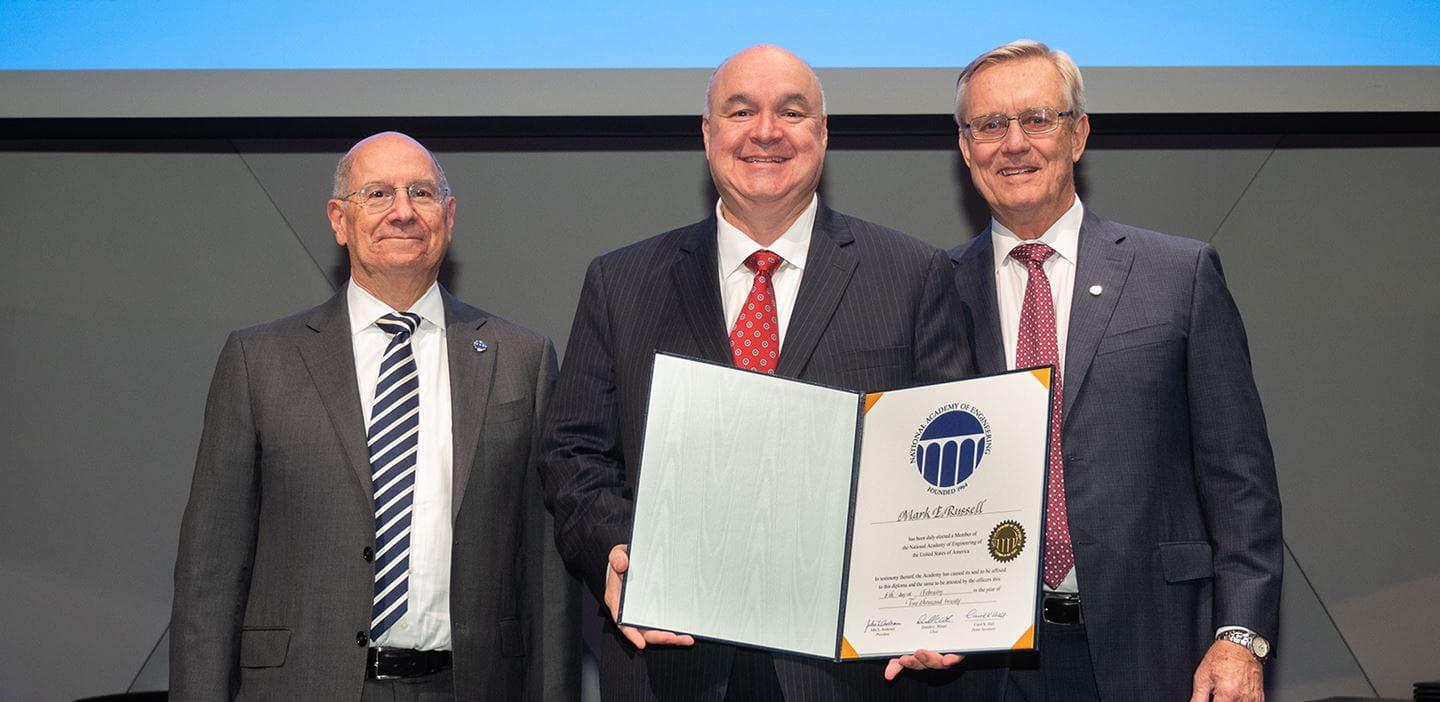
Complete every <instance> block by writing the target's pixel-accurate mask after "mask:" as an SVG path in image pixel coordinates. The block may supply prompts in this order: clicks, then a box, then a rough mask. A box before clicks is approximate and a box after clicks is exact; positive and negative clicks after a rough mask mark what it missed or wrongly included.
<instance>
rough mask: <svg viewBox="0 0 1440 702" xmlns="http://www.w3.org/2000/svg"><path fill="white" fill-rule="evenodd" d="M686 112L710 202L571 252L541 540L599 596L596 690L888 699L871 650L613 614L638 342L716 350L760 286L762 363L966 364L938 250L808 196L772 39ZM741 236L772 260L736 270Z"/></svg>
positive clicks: (626, 694) (622, 561)
mask: <svg viewBox="0 0 1440 702" xmlns="http://www.w3.org/2000/svg"><path fill="white" fill-rule="evenodd" d="M701 124H702V130H703V134H704V137H705V154H706V158H707V159H708V160H709V164H710V171H711V176H712V178H713V179H714V182H715V187H716V189H717V191H718V192H719V194H720V201H719V203H718V204H717V206H716V210H715V213H714V214H713V215H712V216H710V217H708V218H706V219H705V220H703V221H701V222H698V223H696V224H692V225H690V226H687V227H682V228H680V229H675V230H673V231H669V232H666V233H664V234H661V235H659V236H656V237H653V238H650V239H646V240H644V241H641V242H639V243H636V244H633V245H631V246H627V247H625V248H622V249H620V250H618V251H614V252H611V253H609V254H606V255H604V256H601V257H599V258H597V259H595V261H594V262H593V263H592V264H591V265H590V269H589V271H588V272H587V274H586V278H585V285H584V288H583V290H582V292H581V297H580V303H579V308H578V310H577V311H576V314H575V324H574V328H573V330H572V331H571V334H570V345H569V348H568V350H567V353H566V355H565V364H564V367H563V369H562V370H561V374H560V379H559V384H558V386H557V393H556V396H555V400H554V402H553V404H552V408H551V411H550V415H549V418H548V421H547V430H546V447H545V452H546V455H545V462H544V466H543V469H542V472H543V477H544V479H545V487H546V492H547V499H548V501H549V504H550V507H551V509H552V510H553V511H554V513H555V517H556V540H557V542H558V544H559V547H560V550H561V553H562V554H563V556H564V558H565V560H566V562H567V563H568V565H569V567H570V568H571V569H572V570H574V571H576V572H577V573H578V574H579V575H580V576H581V578H582V579H583V581H584V582H585V583H586V585H587V586H588V587H589V588H590V589H591V591H592V592H593V593H594V594H595V595H596V597H597V598H601V599H602V601H603V602H604V603H605V604H606V605H607V607H608V608H609V620H608V621H607V623H606V630H605V635H604V636H602V637H601V638H602V642H601V644H600V649H601V650H600V651H599V658H600V678H601V680H600V682H601V688H602V691H603V693H604V695H605V698H606V699H607V700H641V699H658V700H713V701H714V702H720V701H721V700H726V699H730V700H764V699H777V700H778V699H784V700H825V701H827V702H828V701H830V700H867V701H868V700H886V699H907V698H909V697H911V696H913V695H914V694H916V693H918V692H920V690H919V689H918V688H919V685H918V683H916V681H915V680H913V679H907V678H904V677H902V678H901V679H900V680H899V681H898V682H886V681H885V680H884V678H883V674H882V673H883V669H882V668H881V667H880V666H879V665H877V664H871V663H846V664H843V665H842V664H835V663H831V662H828V661H824V660H815V659H809V658H802V657H797V656H791V655H786V654H782V653H770V652H765V651H758V650H753V649H747V648H742V647H735V646H729V645H724V644H719V643H713V642H706V641H701V642H696V641H694V640H693V639H692V638H691V637H689V636H684V635H676V634H672V633H669V632H661V631H642V630H637V629H633V628H630V627H623V628H622V627H617V626H616V625H615V624H614V615H615V611H616V608H617V605H618V600H619V582H620V576H619V574H621V573H623V572H624V571H625V570H626V568H627V566H628V559H627V558H626V554H625V546H624V542H625V541H626V540H627V538H628V536H627V535H628V533H629V524H630V520H631V513H632V508H633V494H634V493H633V486H634V484H635V482H634V481H635V474H636V470H637V468H638V466H639V458H640V456H639V451H640V446H641V439H642V436H641V435H642V433H643V429H644V417H645V410H646V404H647V400H648V393H649V387H650V371H651V365H652V362H653V358H654V355H655V352H657V351H670V352H675V353H680V354H685V355H689V356H694V357H699V358H704V359H709V360H713V361H716V362H721V363H727V362H730V361H731V359H732V353H733V351H732V348H731V345H730V343H731V342H730V340H729V338H728V337H729V331H730V329H731V327H732V324H733V323H734V321H735V319H736V317H737V315H738V313H739V311H740V309H741V308H742V306H745V305H747V304H749V303H750V302H753V301H755V298H754V297H747V293H748V295H754V294H755V289H759V288H758V286H760V285H761V284H764V285H766V286H768V287H766V288H765V290H766V292H768V293H772V294H771V295H770V301H772V302H773V303H774V306H775V307H776V308H777V310H776V312H777V315H776V320H775V321H776V323H777V324H778V330H779V335H778V339H779V347H780V348H779V357H778V361H777V365H776V366H775V367H774V368H773V371H772V372H776V373H778V374H780V375H785V376H791V377H797V378H802V379H805V380H809V381H814V382H817V383H824V384H827V385H832V386H838V387H843V388H848V389H851V390H877V389H891V388H897V387H904V386H909V385H916V384H920V383H925V382H932V381H940V380H948V379H953V378H957V377H960V376H963V375H967V374H970V373H971V372H972V362H971V357H970V351H969V348H970V347H969V344H968V343H967V342H966V341H965V339H963V338H962V336H961V332H960V331H959V329H960V328H961V326H960V325H959V324H958V320H959V318H960V316H959V314H958V313H957V311H956V309H957V308H956V305H955V301H954V287H953V283H952V274H951V264H950V262H949V261H948V259H947V257H946V256H945V254H944V253H943V252H941V251H938V250H936V249H934V248H932V247H930V246H929V245H927V244H924V243H922V242H919V241H917V240H915V239H911V238H910V237H907V236H905V235H903V234H900V233H899V232H896V231H893V230H890V229H886V228H884V227H880V226H877V225H874V224H871V223H869V222H864V221H861V220H858V219H855V218H852V217H848V216H846V215H843V214H840V213H838V212H835V211H833V210H831V209H830V208H828V207H826V206H825V205H824V204H822V203H820V202H819V199H818V197H817V196H816V188H817V186H818V185H819V181H820V171H821V167H822V165H823V163H824V158H825V147H826V142H827V139H828V132H827V130H826V115H825V104H824V95H823V93H822V91H821V87H820V82H819V79H818V78H817V77H816V76H815V74H814V72H813V71H811V70H810V68H809V66H807V65H806V64H805V63H804V62H803V61H801V60H800V59H799V58H797V57H796V56H795V55H793V54H791V53H790V52H788V51H785V50H784V49H780V48H778V47H773V46H757V47H752V48H749V49H746V50H745V51H742V52H740V53H739V54H736V55H735V56H733V57H731V58H730V59H729V60H727V61H726V62H725V63H724V64H722V65H721V66H720V68H719V69H718V70H716V72H715V74H714V75H713V76H712V77H711V80H710V85H709V88H708V91H707V97H706V112H705V115H704V117H703V119H702V122H701ZM759 251H764V252H768V253H767V254H766V255H767V256H768V255H769V254H774V255H776V256H778V257H779V258H780V259H781V263H780V264H779V267H778V268H775V269H774V270H773V271H768V272H767V271H765V270H763V269H756V268H753V267H751V266H752V264H754V259H753V258H752V256H753V255H754V254H756V253H757V252H759ZM767 275H768V278H769V280H768V281H766V280H765V278H766V277H767ZM752 285H753V286H756V288H755V289H752ZM762 306H763V305H762Z"/></svg>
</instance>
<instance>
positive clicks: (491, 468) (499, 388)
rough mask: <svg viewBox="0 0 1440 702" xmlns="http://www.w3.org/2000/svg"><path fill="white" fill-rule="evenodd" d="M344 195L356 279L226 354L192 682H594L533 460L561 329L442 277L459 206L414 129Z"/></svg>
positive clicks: (492, 689) (192, 594)
mask: <svg viewBox="0 0 1440 702" xmlns="http://www.w3.org/2000/svg"><path fill="white" fill-rule="evenodd" d="M327 207H328V214H329V218H330V223H331V226H332V228H333V229H334V230H335V240H336V241H337V242H338V243H339V244H340V245H341V246H344V247H346V249H347V251H348V253H349V258H350V275H351V277H350V282H349V284H348V285H346V286H345V287H344V288H343V289H342V290H340V291H339V292H338V293H336V295H335V296H334V297H332V298H331V299H330V300H329V301H328V302H326V303H324V304H322V305H320V306H319V307H316V308H313V309H311V310H308V311H306V312H302V313H300V314H298V315H295V316H292V317H287V318H285V319H281V320H278V321H275V322H271V323H268V324H263V325H260V326H257V327H252V328H250V329H245V330H242V331H238V332H235V333H234V334H231V336H230V338H229V340H228V341H227V342H226V344H225V348H224V350H223V351H221V354H220V361H219V364H218V366H217V368H216V370H215V378H214V381H213V383H212V385H211V388H210V397H209V401H208V402H207V404H206V410H205V429H204V434H203V436H202V438H201V441H200V452H199V457H198V459H197V460H196V465H195V478H194V482H193V485H192V487H191V493H190V502H189V505H188V507H187V508H186V510H185V517H184V522H183V525H182V527H181V537H180V555H179V558H178V560H177V563H176V566H175V604H174V613H173V616H172V620H171V623H172V629H171V639H170V643H171V648H170V677H171V695H172V697H173V698H174V699H179V700H220V699H233V698H238V699H285V700H346V699H348V700H360V699H363V700H372V699H384V700H407V699H408V700H413V699H463V700H482V699H493V700H521V699H526V700H529V699H542V698H544V699H573V698H574V697H575V696H576V694H577V691H576V686H577V684H578V672H577V667H576V666H577V662H578V661H577V654H578V649H577V645H578V643H577V642H578V635H577V633H576V631H575V630H574V627H573V622H574V620H575V617H574V616H573V599H572V597H571V594H572V592H571V588H570V586H569V581H568V579H567V578H565V576H564V573H563V570H561V566H559V563H558V557H556V556H555V555H554V546H553V543H552V537H551V529H550V520H549V519H548V517H547V516H546V514H545V512H544V508H543V505H542V503H541V501H540V493H539V481H538V479H537V478H536V477H535V476H533V475H532V474H531V465H532V457H533V456H534V449H535V445H536V443H535V442H536V436H537V432H538V429H539V422H540V418H541V416H542V414H543V412H544V410H545V406H546V402H547V400H548V398H549V395H550V390H551V386H552V382H553V376H554V370H555V352H554V349H553V348H552V347H551V345H550V342H549V341H548V340H547V339H545V338H543V337H541V336H539V335H536V334H534V333H533V332H530V331H528V330H525V329H523V328H521V327H519V326H516V325H514V324H511V323H509V322H506V321H505V320H502V319H500V318H498V317H495V316H492V315H490V314H488V313H486V312H484V311H482V310H479V309H476V308H474V307H471V306H469V305H466V304H465V303H463V302H460V301H459V300H457V299H455V298H454V297H453V296H451V295H450V293H448V292H447V291H445V289H444V288H442V287H440V286H439V284H438V283H437V282H436V278H437V275H438V273H439V270H440V263H441V261H442V259H443V258H444V256H445V252H446V250H447V249H448V247H449V245H450V241H451V233H452V230H453V227H454V223H455V207H456V204H455V198H454V197H451V196H450V189H449V185H448V183H447V182H446V180H445V174H444V171H442V170H441V168H440V165H439V163H438V162H437V161H436V160H435V158H434V156H433V155H432V154H431V153H430V152H429V151H427V150H426V149H425V148H424V147H422V146H421V145H420V144H419V143H418V142H416V141H415V140H413V139H411V138H410V137H408V136H405V135H403V134H397V133H393V132H387V133H382V134H377V135H374V136H372V137H369V138H367V139H365V140H363V141H361V142H360V143H358V144H356V145H355V147H354V148H353V149H351V150H350V152H349V153H348V154H346V155H345V157H344V158H343V159H341V161H340V165H339V167H338V169H337V171H336V176H335V190H334V196H333V198H332V199H331V200H330V202H329V204H328V206H327ZM546 627H549V628H548V629H546Z"/></svg>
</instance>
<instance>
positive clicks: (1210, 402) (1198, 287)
mask: <svg viewBox="0 0 1440 702" xmlns="http://www.w3.org/2000/svg"><path fill="white" fill-rule="evenodd" d="M951 256H952V257H953V258H954V260H955V263H956V265H957V267H958V268H957V270H956V282H957V285H958V289H959V291H960V297H961V300H962V303H963V305H964V308H965V312H966V321H967V324H968V326H969V329H970V333H971V335H972V338H973V340H974V343H975V356H976V361H977V363H978V365H979V369H980V372H982V373H992V372H998V371H1002V370H1004V369H1005V365H1006V364H1005V358H1004V351H1003V348H1004V344H1003V341H1002V337H1001V336H1000V325H999V317H998V312H997V308H996V302H995V274H994V256H993V253H992V248H991V238H990V232H989V231H988V230H987V231H985V232H982V233H981V234H980V236H978V237H976V238H975V239H973V240H971V241H970V242H967V243H966V244H963V245H961V246H959V247H956V248H955V249H954V250H952V251H951ZM1094 285H1099V286H1100V287H1101V292H1100V294H1099V295H1093V294H1091V293H1090V289H1091V287H1092V286H1094ZM1064 381H1065V382H1064V387H1065V389H1064V392H1065V396H1064V405H1063V406H1064V412H1065V414H1064V428H1063V429H1062V436H1063V450H1064V454H1065V495H1066V503H1067V507H1068V510H1069V516H1070V532H1071V537H1072V540H1073V542H1074V546H1075V567H1076V575H1077V577H1078V579H1079V584H1080V593H1081V598H1082V608H1083V611H1084V615H1085V624H1086V632H1087V634H1088V636H1089V644H1090V654H1091V659H1092V660H1093V662H1094V666H1095V675H1096V678H1097V681H1098V683H1099V689H1100V693H1101V696H1102V697H1103V698H1104V699H1113V700H1137V699H1147V700H1149V699H1154V700H1160V699H1172V700H1173V699H1187V698H1188V697H1189V695H1190V688H1191V676H1192V675H1193V673H1194V671H1195V667H1196V666H1197V665H1199V663H1200V659H1201V657H1203V655H1204V653H1205V651H1206V649H1208V648H1209V646H1210V644H1211V641H1212V640H1213V637H1214V632H1215V628H1216V626H1220V625H1238V626H1245V627H1248V628H1250V629H1252V630H1254V631H1257V632H1259V633H1260V634H1262V635H1264V636H1266V637H1267V638H1269V639H1271V640H1272V641H1273V640H1274V637H1275V634H1276V631H1277V628H1278V622H1277V613H1278V610H1279V603H1280V576H1281V567H1282V563H1283V557H1282V552H1281V549H1282V543H1281V533H1280V496H1279V491H1278V488H1277V486H1276V481H1275V462H1274V457H1273V456H1272V454H1271V450H1270V441H1269V438H1268V436H1267V434H1266V429H1265V417H1264V414H1263V413H1262V411H1261V408H1260V398H1259V395H1258V393H1257V392H1256V390H1255V382H1254V379H1253V377H1252V374H1251V369H1250V352H1249V348H1248V346H1247V344H1246V339H1245V329H1244V326H1243V325H1242V324H1241V321H1240V313H1239V310H1237V309H1236V307H1235V303H1234V300H1233V299H1232V298H1231V296H1230V292H1229V290H1228V289H1227V288H1226V286H1225V279H1224V276H1223V274H1222V272H1221V270H1220V259H1219V256H1218V255H1217V254H1216V252H1215V249H1214V248H1213V247H1211V246H1210V245H1209V244H1205V243H1203V242H1198V241H1193V240H1190V239H1183V238H1179V237H1172V236H1166V235H1164V234H1158V233H1156V232H1151V231H1146V230H1143V229H1137V228H1135V227H1129V226H1125V225H1123V224H1118V223H1115V222H1109V221H1105V220H1102V219H1100V218H1098V217H1096V216H1095V215H1094V214H1091V213H1090V212H1089V211H1088V210H1087V211H1086V212H1085V219H1084V221H1083V223H1082V225H1081V228H1080V253H1079V258H1078V261H1077V265H1076V270H1075V290H1074V298H1073V301H1072V302H1071V307H1070V331H1069V336H1068V338H1067V340H1066V351H1065V363H1064ZM1040 656H1041V659H1042V660H1043V658H1044V651H1043V650H1042V651H1041V653H1040ZM971 676H973V677H974V678H976V680H974V681H972V682H981V680H980V679H981V678H984V677H986V674H985V673H980V672H977V673H970V674H967V676H966V677H971ZM980 689H981V690H983V689H984V688H980ZM982 696H983V694H982Z"/></svg>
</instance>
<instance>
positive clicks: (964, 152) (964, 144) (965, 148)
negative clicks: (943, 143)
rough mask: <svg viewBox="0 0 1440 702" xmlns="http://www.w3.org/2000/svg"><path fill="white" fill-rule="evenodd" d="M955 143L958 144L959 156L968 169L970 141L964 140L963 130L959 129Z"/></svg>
mask: <svg viewBox="0 0 1440 702" xmlns="http://www.w3.org/2000/svg"><path fill="white" fill-rule="evenodd" d="M956 141H959V142H960V155H961V156H963V157H964V158H965V167H966V168H969V167H970V165H971V164H970V140H969V139H966V138H965V130H964V129H961V130H960V133H959V136H958V137H957V139H956Z"/></svg>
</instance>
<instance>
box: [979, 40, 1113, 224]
mask: <svg viewBox="0 0 1440 702" xmlns="http://www.w3.org/2000/svg"><path fill="white" fill-rule="evenodd" d="M1032 107H1052V108H1054V109H1055V110H1058V111H1065V110H1069V109H1071V107H1072V106H1071V105H1070V101H1069V100H1068V99H1067V98H1066V92H1065V83H1064V80H1063V79H1062V78H1061V76H1060V71H1059V70H1057V69H1056V68H1055V65H1054V64H1053V63H1051V62H1050V61H1049V60H1047V59H1044V58H1027V59H1019V60H1014V61H1006V62H1002V63H997V64H993V65H990V66H986V67H984V68H981V69H980V70H979V71H977V72H976V73H975V74H974V76H973V77H972V78H971V80H970V84H969V86H968V87H967V88H966V90H965V104H964V106H963V108H962V110H961V114H962V115H963V116H964V119H965V120H966V121H967V122H968V121H970V120H972V119H974V118H975V117H979V116H981V115H989V114H1003V115H1017V114H1019V113H1020V112H1022V111H1024V110H1026V109H1029V108H1032ZM1089 135H1090V118H1089V116H1088V115H1081V116H1080V117H1079V118H1078V119H1077V118H1074V117H1069V118H1064V119H1063V121H1062V122H1061V123H1060V128H1059V129H1056V130H1055V131H1053V132H1050V133H1048V134H1039V135H1030V134H1026V133H1025V131H1024V130H1023V129H1021V128H1020V125H1019V124H1018V123H1017V122H1011V123H1010V127H1009V129H1008V130H1007V131H1006V132H1005V137H1004V138H1003V139H1001V140H999V141H988V142H987V141H975V140H973V139H972V138H970V135H969V134H968V130H965V129H961V130H960V153H961V154H963V155H964V156H965V164H966V165H968V166H969V167H970V178H971V179H972V180H974V181H975V187H976V189H978V190H979V191H980V195H981V196H982V197H984V198H985V201H986V202H988V203H990V210H991V212H992V213H993V214H994V215H995V219H996V220H998V221H999V222H1000V223H1001V224H1003V225H1005V226H1006V227H1007V228H1009V229H1010V230H1011V231H1013V232H1015V233H1016V234H1017V235H1020V236H1021V237H1022V238H1027V239H1031V238H1037V237H1039V236H1041V235H1042V234H1044V233H1045V230H1046V229H1049V228H1050V225H1051V224H1054V223H1055V221H1056V220H1058V219H1060V216H1061V215H1063V214H1065V211H1066V210H1068V209H1070V206H1071V205H1072V204H1074V202H1075V162H1076V161H1079V160H1080V154H1082V153H1084V152H1085V140H1086V138H1087V137H1089Z"/></svg>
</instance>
